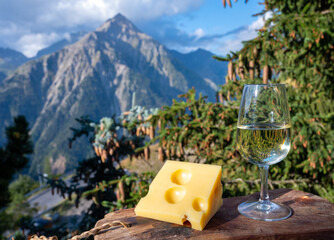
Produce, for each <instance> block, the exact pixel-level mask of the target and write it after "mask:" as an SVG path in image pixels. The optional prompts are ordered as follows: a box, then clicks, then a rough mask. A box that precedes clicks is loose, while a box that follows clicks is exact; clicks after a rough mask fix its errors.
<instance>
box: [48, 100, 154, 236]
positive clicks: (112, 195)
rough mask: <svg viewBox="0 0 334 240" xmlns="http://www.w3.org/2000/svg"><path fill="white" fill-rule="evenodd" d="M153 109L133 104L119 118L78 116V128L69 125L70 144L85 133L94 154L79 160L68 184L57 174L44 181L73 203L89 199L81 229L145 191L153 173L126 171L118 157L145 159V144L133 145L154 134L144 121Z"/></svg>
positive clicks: (134, 201) (130, 203)
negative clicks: (97, 119) (71, 133)
mask: <svg viewBox="0 0 334 240" xmlns="http://www.w3.org/2000/svg"><path fill="white" fill-rule="evenodd" d="M156 111H157V110H155V109H149V110H146V109H145V108H143V107H138V106H136V107H134V108H133V109H131V110H130V111H129V112H127V113H123V115H122V116H120V117H119V118H116V117H115V116H114V117H111V118H109V117H104V118H102V119H101V120H100V121H99V122H98V123H97V122H92V121H91V120H89V118H88V117H82V118H80V119H77V121H78V122H79V123H80V128H78V129H77V128H71V130H72V132H73V137H72V138H69V143H70V147H71V146H72V144H73V142H74V141H75V140H76V139H77V138H79V137H81V136H87V137H89V138H90V142H91V143H92V149H94V150H95V154H96V156H95V157H92V158H89V159H85V160H82V161H81V162H79V164H78V167H77V168H76V173H75V175H74V176H73V177H72V178H71V180H70V184H66V183H65V181H64V180H62V179H61V178H59V177H55V178H50V179H47V181H48V184H49V185H50V187H51V189H52V193H53V194H54V193H55V192H56V193H57V194H60V195H61V196H63V197H64V198H68V199H69V200H70V201H72V200H73V201H74V203H75V205H76V206H78V204H79V202H80V199H81V198H86V199H91V200H92V205H91V206H90V208H89V209H88V211H87V213H86V215H85V218H84V219H83V221H82V222H81V223H80V230H87V229H89V228H91V227H93V226H94V225H95V223H96V221H97V220H99V219H101V218H103V217H104V215H105V214H106V213H107V212H108V211H114V210H117V209H122V208H130V207H134V206H135V205H136V204H137V202H138V201H139V199H140V198H141V197H143V196H144V195H146V193H147V191H148V186H149V183H150V182H151V180H152V178H153V177H154V173H150V172H147V173H143V174H141V175H138V174H135V173H133V174H131V173H128V172H127V171H126V170H125V169H123V168H122V167H121V165H120V160H121V159H122V158H124V157H127V156H131V157H132V156H135V157H143V158H144V159H146V160H147V159H148V155H149V151H148V148H145V149H143V150H142V151H138V152H135V149H137V148H139V147H142V146H144V145H145V141H146V138H149V136H151V137H153V136H152V134H153V135H154V133H153V132H152V130H153V129H152V128H151V127H150V126H149V125H148V124H147V123H144V121H145V120H147V118H149V117H150V115H151V114H152V113H155V112H156ZM73 198H74V199H73ZM55 234H56V233H55Z"/></svg>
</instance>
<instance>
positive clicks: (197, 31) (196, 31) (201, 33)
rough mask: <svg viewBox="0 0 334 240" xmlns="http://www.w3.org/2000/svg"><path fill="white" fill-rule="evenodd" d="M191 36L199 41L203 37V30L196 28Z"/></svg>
mask: <svg viewBox="0 0 334 240" xmlns="http://www.w3.org/2000/svg"><path fill="white" fill-rule="evenodd" d="M193 35H194V36H195V37H196V39H200V38H201V37H203V36H204V35H205V33H204V30H203V29H202V28H197V29H196V30H195V31H194V33H193Z"/></svg>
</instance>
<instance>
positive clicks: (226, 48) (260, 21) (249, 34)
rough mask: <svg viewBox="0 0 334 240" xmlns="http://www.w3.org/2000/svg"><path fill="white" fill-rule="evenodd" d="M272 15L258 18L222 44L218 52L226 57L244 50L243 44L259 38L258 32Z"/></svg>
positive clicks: (268, 14)
mask: <svg viewBox="0 0 334 240" xmlns="http://www.w3.org/2000/svg"><path fill="white" fill-rule="evenodd" d="M271 15H272V14H271V13H266V15H265V16H264V18H263V17H258V18H257V19H256V20H255V21H254V22H252V23H251V24H250V25H249V26H248V27H247V28H246V29H245V30H243V31H240V32H238V33H237V34H235V35H233V36H231V38H229V39H227V40H224V41H223V42H221V44H220V46H219V48H218V52H219V54H221V55H226V54H227V53H229V52H231V51H238V50H240V49H241V48H242V46H243V45H242V42H243V41H248V40H251V39H253V38H255V37H256V36H257V34H258V33H257V30H258V29H261V28H262V27H263V26H264V23H265V20H266V19H268V18H270V17H271Z"/></svg>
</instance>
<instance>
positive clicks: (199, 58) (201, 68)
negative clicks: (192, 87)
mask: <svg viewBox="0 0 334 240" xmlns="http://www.w3.org/2000/svg"><path fill="white" fill-rule="evenodd" d="M170 52H171V54H172V55H173V56H174V57H175V58H177V59H178V60H179V61H180V62H182V63H183V64H184V65H185V66H186V67H187V68H189V69H191V70H192V71H194V72H196V73H197V74H198V75H200V76H201V77H203V78H205V79H210V80H211V81H212V82H213V83H215V84H216V85H223V84H224V83H225V76H226V75H227V62H220V61H218V60H215V59H213V58H212V56H213V55H214V54H213V53H211V52H209V51H206V50H204V49H198V50H196V51H193V52H190V53H186V54H183V53H180V52H178V51H175V50H170Z"/></svg>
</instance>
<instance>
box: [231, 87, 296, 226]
mask: <svg viewBox="0 0 334 240" xmlns="http://www.w3.org/2000/svg"><path fill="white" fill-rule="evenodd" d="M290 127H291V122H290V113H289V107H288V101H287V97H286V90H285V85H284V84H270V85H267V84H260V85H251V84H250V85H245V86H244V89H243V93H242V99H241V103H240V109H239V116H238V129H237V149H238V151H239V152H240V154H241V156H242V157H243V158H244V159H246V160H247V161H249V162H251V163H253V164H256V165H257V166H258V167H259V169H260V175H261V192H260V199H259V200H257V199H255V200H248V201H246V202H243V203H241V204H240V205H239V206H238V211H239V212H240V213H241V214H242V215H244V216H246V217H249V218H252V219H256V220H263V221H278V220H283V219H286V218H288V217H290V216H291V214H292V211H291V209H290V208H289V207H287V206H284V205H282V204H278V203H274V202H271V201H270V199H269V194H268V169H269V166H270V165H273V164H275V163H278V162H280V161H282V160H283V159H284V158H285V157H286V156H287V154H288V152H289V150H290Z"/></svg>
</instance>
